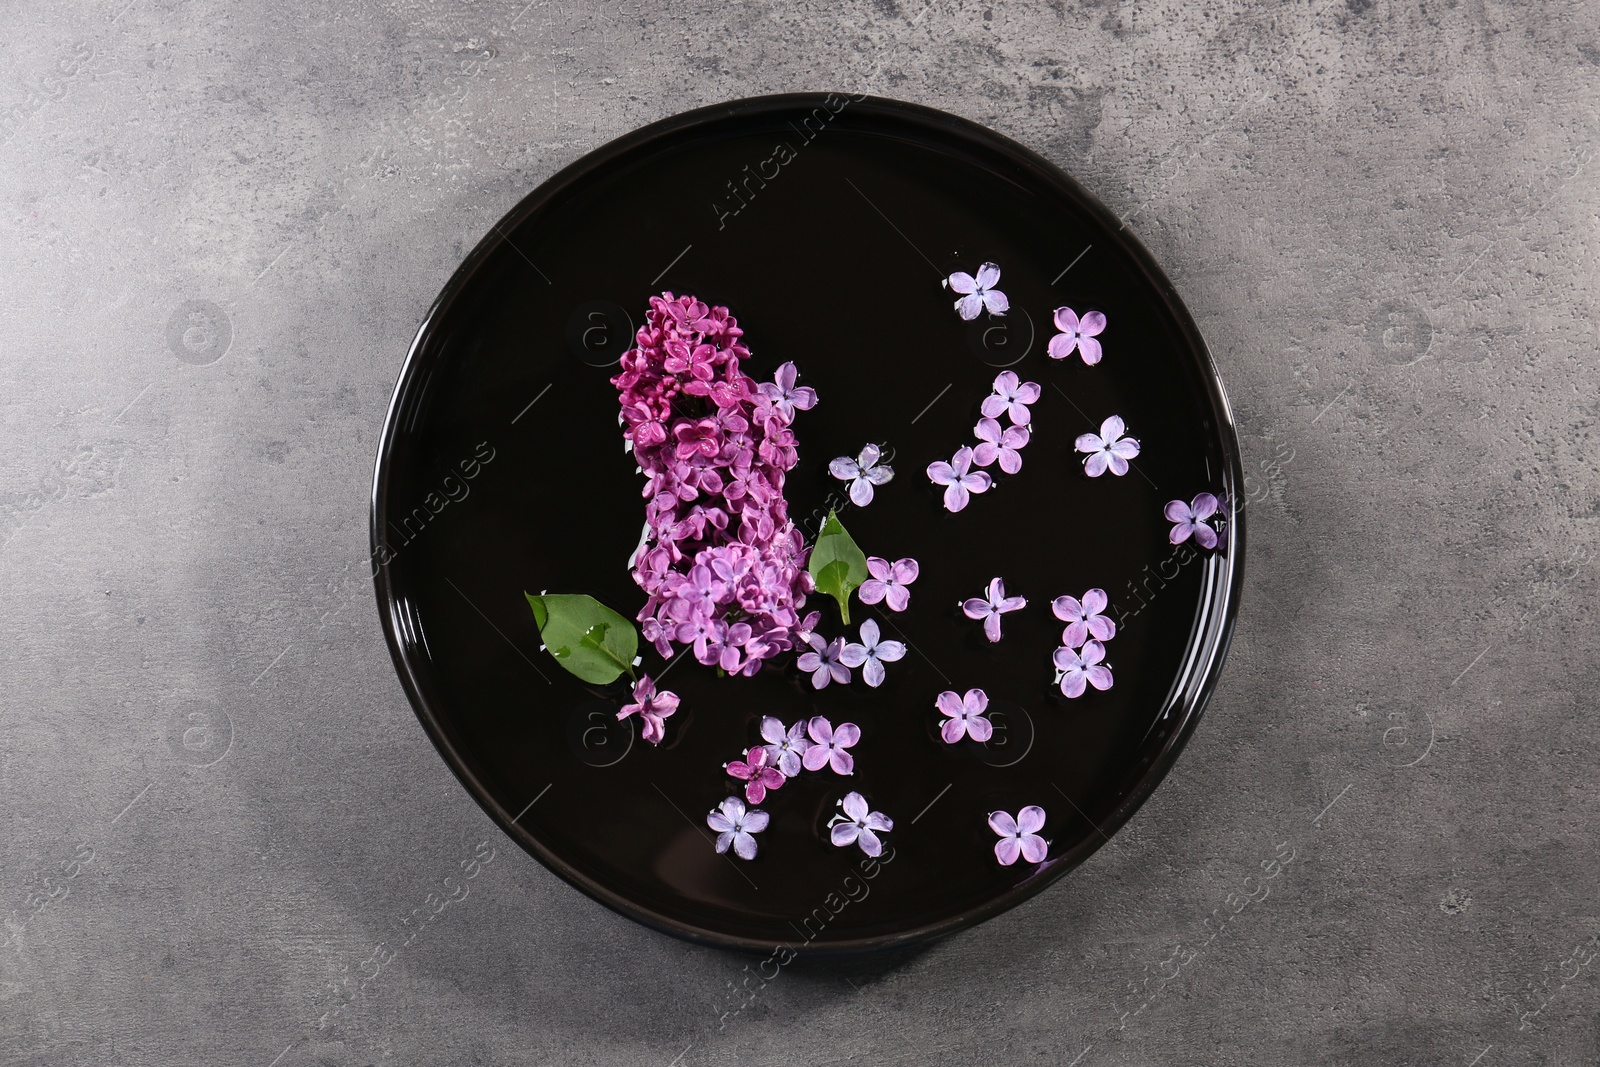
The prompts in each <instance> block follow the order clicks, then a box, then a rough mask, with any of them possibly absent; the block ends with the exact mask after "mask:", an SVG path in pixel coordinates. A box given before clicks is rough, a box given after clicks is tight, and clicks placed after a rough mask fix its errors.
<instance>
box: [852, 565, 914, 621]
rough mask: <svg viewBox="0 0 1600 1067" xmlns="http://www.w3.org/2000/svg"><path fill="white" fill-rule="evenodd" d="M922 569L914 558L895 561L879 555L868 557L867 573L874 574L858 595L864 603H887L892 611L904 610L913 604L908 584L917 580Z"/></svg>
mask: <svg viewBox="0 0 1600 1067" xmlns="http://www.w3.org/2000/svg"><path fill="white" fill-rule="evenodd" d="M920 572H921V569H920V568H919V567H918V566H917V561H916V560H914V559H909V558H908V559H897V560H895V561H894V562H893V563H890V562H889V561H888V560H886V559H883V558H881V557H878V556H868V557H867V573H868V574H870V575H872V577H870V578H868V579H867V580H866V581H864V582H862V583H861V588H860V589H859V590H857V595H858V596H860V597H861V602H862V603H863V604H877V603H880V602H883V603H887V604H888V605H889V610H890V611H904V610H906V608H908V607H910V606H911V590H909V589H907V588H906V586H908V585H910V584H911V583H912V582H914V581H916V580H917V575H918V574H919V573H920Z"/></svg>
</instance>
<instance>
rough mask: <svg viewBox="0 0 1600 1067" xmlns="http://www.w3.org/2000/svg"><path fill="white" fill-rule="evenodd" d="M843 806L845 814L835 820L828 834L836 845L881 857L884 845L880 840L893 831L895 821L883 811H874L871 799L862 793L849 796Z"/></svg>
mask: <svg viewBox="0 0 1600 1067" xmlns="http://www.w3.org/2000/svg"><path fill="white" fill-rule="evenodd" d="M839 806H840V807H842V808H843V809H844V814H843V815H835V816H834V817H833V820H834V821H833V822H832V823H831V824H830V826H831V829H830V830H829V831H828V837H829V838H830V839H831V840H832V841H833V843H834V844H836V845H838V846H839V847H840V848H849V847H850V846H851V845H860V846H861V851H862V852H865V853H866V854H867V855H869V856H878V855H881V854H882V853H883V842H882V841H879V840H878V835H879V834H886V833H888V832H889V831H890V830H893V829H894V820H893V819H891V818H889V816H887V815H885V814H884V813H883V812H881V811H873V810H872V808H871V806H870V805H868V804H867V798H866V797H864V796H862V795H861V794H860V793H846V794H845V795H844V799H843V800H841V801H839Z"/></svg>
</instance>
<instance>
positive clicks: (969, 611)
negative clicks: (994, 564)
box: [961, 578, 1028, 641]
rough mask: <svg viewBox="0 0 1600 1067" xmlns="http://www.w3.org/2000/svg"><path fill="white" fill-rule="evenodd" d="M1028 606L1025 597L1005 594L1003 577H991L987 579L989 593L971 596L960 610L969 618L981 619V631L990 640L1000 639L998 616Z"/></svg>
mask: <svg viewBox="0 0 1600 1067" xmlns="http://www.w3.org/2000/svg"><path fill="white" fill-rule="evenodd" d="M1027 606H1028V600H1027V598H1026V597H1020V596H1006V583H1005V581H1004V579H1001V578H993V579H990V581H989V595H988V596H987V597H973V598H972V599H971V600H969V601H967V602H966V603H964V604H962V605H961V610H962V611H963V612H965V613H966V616H967V618H969V619H982V620H983V632H984V634H985V635H986V636H987V637H988V638H989V640H990V641H998V640H1000V616H1002V615H1004V614H1005V613H1006V612H1008V611H1019V610H1021V609H1022V608H1025V607H1027Z"/></svg>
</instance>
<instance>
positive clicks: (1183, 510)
mask: <svg viewBox="0 0 1600 1067" xmlns="http://www.w3.org/2000/svg"><path fill="white" fill-rule="evenodd" d="M1221 511H1222V502H1221V501H1219V500H1218V499H1217V498H1216V497H1214V496H1212V495H1211V494H1210V493H1201V494H1200V495H1199V496H1197V497H1195V498H1194V500H1192V501H1190V502H1189V503H1187V504H1185V503H1184V502H1183V501H1181V500H1171V501H1168V502H1167V507H1166V510H1165V511H1164V512H1163V513H1162V514H1164V515H1166V517H1167V521H1168V522H1170V523H1172V524H1173V527H1172V533H1171V534H1170V535H1169V536H1168V540H1170V541H1171V542H1172V543H1173V544H1175V545H1181V544H1183V543H1184V542H1185V541H1187V540H1188V539H1189V538H1190V537H1191V536H1192V537H1193V538H1194V539H1195V541H1196V542H1198V543H1199V544H1200V546H1201V547H1202V548H1216V547H1217V531H1216V530H1215V529H1214V528H1213V527H1212V526H1211V524H1210V523H1209V522H1207V520H1208V519H1210V518H1211V517H1212V516H1213V515H1216V514H1218V513H1219V512H1221Z"/></svg>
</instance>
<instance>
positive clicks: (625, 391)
mask: <svg viewBox="0 0 1600 1067" xmlns="http://www.w3.org/2000/svg"><path fill="white" fill-rule="evenodd" d="M743 332H744V331H742V330H740V329H739V327H738V324H737V322H736V321H735V319H734V317H733V316H732V315H730V314H728V309H727V308H725V307H708V306H707V305H706V304H704V303H702V302H701V301H699V300H696V299H694V298H693V297H691V296H682V297H674V296H673V295H672V294H671V293H670V292H669V293H665V294H663V295H662V296H657V297H651V298H650V312H649V317H648V322H647V323H646V325H645V326H643V327H641V328H640V330H639V333H638V335H637V337H636V339H635V340H636V342H637V347H636V348H633V349H630V350H629V351H628V352H627V353H625V354H624V355H623V357H622V364H621V365H622V373H620V374H618V375H617V376H616V377H615V378H613V379H611V382H612V384H613V385H615V386H616V387H617V390H618V392H619V393H620V394H621V396H620V400H621V403H622V423H623V436H624V437H625V438H626V439H627V440H628V442H629V443H630V444H631V446H632V448H633V452H634V455H635V457H637V459H638V462H639V468H640V471H641V472H642V473H643V474H644V476H645V487H644V493H643V495H644V497H645V500H646V504H645V533H644V539H643V541H642V543H641V544H640V547H639V551H638V552H637V553H636V554H635V557H634V561H633V578H634V581H636V582H638V583H639V587H640V588H641V589H643V590H644V591H645V593H646V594H647V595H648V597H649V599H648V600H647V601H646V603H645V606H644V609H643V610H642V611H640V613H639V622H640V632H641V633H642V634H643V636H644V638H645V639H646V640H648V641H650V642H652V643H653V644H654V645H655V646H656V650H657V651H658V652H660V653H661V654H662V655H663V656H669V657H670V656H671V655H673V651H674V647H673V646H674V642H677V643H679V644H685V645H691V646H693V648H694V655H695V658H696V659H698V660H699V661H700V662H701V663H704V664H708V665H712V664H714V665H716V666H719V667H721V668H722V669H723V670H725V671H728V672H730V673H734V672H738V673H743V674H747V675H749V674H754V673H756V671H758V670H760V668H761V664H762V662H763V661H765V660H768V659H770V658H772V657H773V656H776V655H778V654H779V653H781V652H784V651H787V650H788V649H790V648H793V647H794V646H795V645H796V644H798V643H800V642H801V641H802V640H803V637H804V635H803V634H802V633H801V632H800V627H801V624H802V620H801V618H800V609H801V608H802V607H804V605H805V597H806V594H807V593H808V592H810V591H811V590H812V588H813V586H812V582H811V576H810V575H809V574H807V573H806V556H807V548H806V545H805V539H804V538H803V536H802V535H801V533H800V531H799V530H798V529H796V528H795V526H794V524H793V523H792V522H790V521H789V516H788V503H787V502H786V501H785V500H784V495H783V491H784V476H785V474H786V473H787V472H788V471H789V470H790V469H792V468H793V467H794V465H795V459H796V448H795V436H794V431H793V430H791V429H790V428H789V425H790V423H791V422H792V421H793V419H794V413H795V411H796V410H802V411H803V410H805V409H808V408H810V407H811V406H812V405H814V404H815V403H816V401H817V395H816V393H815V392H814V391H813V390H811V389H810V388H808V387H805V386H801V387H799V388H796V386H795V369H794V365H793V364H789V363H786V364H784V365H783V366H782V367H780V368H778V372H777V375H776V381H774V382H763V383H757V382H756V381H754V380H753V379H752V378H750V376H749V375H747V374H745V373H744V372H743V371H741V370H740V369H739V368H740V361H741V360H744V359H747V358H748V357H749V355H750V351H749V349H747V348H746V347H745V346H744V345H743V344H741V343H740V341H739V338H740V336H741V335H742V334H743Z"/></svg>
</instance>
